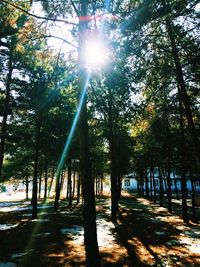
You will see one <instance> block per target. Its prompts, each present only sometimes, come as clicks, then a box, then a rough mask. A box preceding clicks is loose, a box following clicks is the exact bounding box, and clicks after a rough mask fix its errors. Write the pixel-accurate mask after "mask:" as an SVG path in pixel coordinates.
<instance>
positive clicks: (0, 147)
mask: <svg viewBox="0 0 200 267" xmlns="http://www.w3.org/2000/svg"><path fill="white" fill-rule="evenodd" d="M12 72H13V55H12V49H11V51H10V54H9V60H8V75H7V80H6V92H5V102H4V110H3V120H2V124H1V142H0V181H1V178H2V167H3V159H4V151H5V143H6V132H7V119H8V113H9V105H10V85H11V82H12Z"/></svg>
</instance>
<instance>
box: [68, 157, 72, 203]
mask: <svg viewBox="0 0 200 267" xmlns="http://www.w3.org/2000/svg"><path fill="white" fill-rule="evenodd" d="M67 167H68V168H67V173H68V175H67V183H68V186H67V196H68V205H69V206H71V205H72V160H71V158H70V159H69V160H68V166H67Z"/></svg>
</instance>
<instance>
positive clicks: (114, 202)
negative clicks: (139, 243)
mask: <svg viewBox="0 0 200 267" xmlns="http://www.w3.org/2000/svg"><path fill="white" fill-rule="evenodd" d="M108 98H109V99H108V101H109V107H108V109H109V111H108V131H109V137H108V139H109V149H110V172H111V177H110V178H111V220H112V222H114V223H116V222H117V211H118V186H117V168H116V163H117V161H116V152H115V140H114V130H113V102H112V92H111V89H110V88H109V97H108Z"/></svg>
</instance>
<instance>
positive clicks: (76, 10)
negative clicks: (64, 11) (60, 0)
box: [71, 0, 80, 17]
mask: <svg viewBox="0 0 200 267" xmlns="http://www.w3.org/2000/svg"><path fill="white" fill-rule="evenodd" d="M71 4H72V6H73V8H74V11H75V12H76V15H77V17H79V15H80V14H79V11H78V8H77V7H76V5H75V3H74V1H73V0H71Z"/></svg>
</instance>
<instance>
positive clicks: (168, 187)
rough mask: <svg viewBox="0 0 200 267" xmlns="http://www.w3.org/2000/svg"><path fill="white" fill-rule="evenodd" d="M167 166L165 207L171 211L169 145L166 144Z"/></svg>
mask: <svg viewBox="0 0 200 267" xmlns="http://www.w3.org/2000/svg"><path fill="white" fill-rule="evenodd" d="M167 150H168V156H167V158H168V159H167V160H168V164H167V165H168V166H167V209H168V211H169V212H170V213H172V189H171V147H170V144H169V145H168V148H167Z"/></svg>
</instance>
